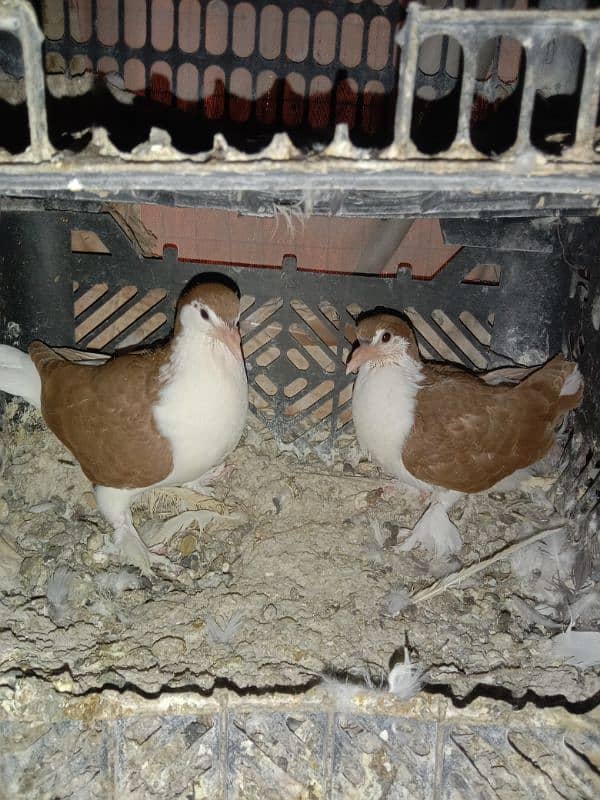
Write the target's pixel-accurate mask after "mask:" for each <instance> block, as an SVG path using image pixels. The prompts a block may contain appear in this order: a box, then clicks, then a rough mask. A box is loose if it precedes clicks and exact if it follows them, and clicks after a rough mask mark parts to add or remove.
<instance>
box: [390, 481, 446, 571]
mask: <svg viewBox="0 0 600 800" xmlns="http://www.w3.org/2000/svg"><path fill="white" fill-rule="evenodd" d="M460 496H461V493H460V492H440V493H438V494H436V495H434V497H433V500H432V502H431V504H430V506H429V507H428V508H427V509H426V511H425V513H424V514H423V516H422V517H421V518H420V519H419V521H418V522H417V524H416V525H415V527H414V528H413V529H412V531H411V530H410V529H408V528H402V529H401V530H400V531H399V533H398V536H402V535H403V534H409V535H408V538H407V539H405V540H404V541H403V542H402V544H400V545H398V549H399V550H401V551H406V550H413V549H414V548H415V547H423V548H424V549H425V550H427V551H428V552H429V553H431V554H432V555H433V556H435V557H436V558H446V557H448V556H450V555H452V554H453V553H457V552H458V551H459V550H460V548H461V547H462V537H461V535H460V533H459V532H458V528H457V527H456V525H454V523H452V522H451V521H450V519H449V518H448V511H449V510H450V509H451V508H452V506H453V505H454V503H456V501H457V500H458V499H459V497H460Z"/></svg>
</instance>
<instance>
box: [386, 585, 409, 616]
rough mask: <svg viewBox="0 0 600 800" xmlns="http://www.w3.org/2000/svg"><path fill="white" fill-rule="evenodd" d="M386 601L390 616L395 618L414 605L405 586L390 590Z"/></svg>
mask: <svg viewBox="0 0 600 800" xmlns="http://www.w3.org/2000/svg"><path fill="white" fill-rule="evenodd" d="M386 599H387V605H386V608H387V611H388V614H391V615H392V616H393V617H395V616H396V614H399V613H400V612H401V611H404V609H405V608H408V606H409V605H410V604H411V603H412V599H411V596H410V594H409V593H408V590H407V589H405V588H404V586H396V587H395V588H394V589H390V591H389V592H388V594H387V595H386Z"/></svg>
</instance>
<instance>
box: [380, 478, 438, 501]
mask: <svg viewBox="0 0 600 800" xmlns="http://www.w3.org/2000/svg"><path fill="white" fill-rule="evenodd" d="M400 491H402V492H406V491H409V492H415V493H416V494H418V495H419V503H422V504H425V503H426V502H427V501H428V500H429V498H430V497H431V492H430V491H427V490H426V489H415V488H414V487H413V486H411V485H410V484H407V483H404V482H403V481H401V480H396V481H391V482H390V483H386V484H384V485H383V486H382V487H381V488H380V489H379V493H380V495H381V499H382V500H390V499H391V498H392V497H394V495H396V494H397V493H398V492H400Z"/></svg>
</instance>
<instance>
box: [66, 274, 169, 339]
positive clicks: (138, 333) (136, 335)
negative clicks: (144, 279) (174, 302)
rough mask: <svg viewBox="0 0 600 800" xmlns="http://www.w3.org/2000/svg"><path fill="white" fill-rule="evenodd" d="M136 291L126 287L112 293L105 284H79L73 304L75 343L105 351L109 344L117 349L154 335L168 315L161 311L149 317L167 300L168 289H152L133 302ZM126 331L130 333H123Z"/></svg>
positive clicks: (132, 287) (133, 288)
mask: <svg viewBox="0 0 600 800" xmlns="http://www.w3.org/2000/svg"><path fill="white" fill-rule="evenodd" d="M137 294H138V289H137V287H135V286H124V287H122V288H121V289H118V290H117V291H116V292H114V293H111V292H110V290H109V287H108V286H107V285H106V284H104V283H99V284H95V285H93V286H91V287H90V288H89V289H82V288H81V287H80V286H79V285H78V284H76V285H75V286H74V295H75V300H74V307H73V316H74V318H75V322H76V325H75V342H76V343H77V344H78V345H79V346H84V347H86V348H89V349H92V350H102V349H104V348H106V347H108V346H109V345H110V346H114V347H117V348H119V347H121V348H122V347H129V346H132V345H137V344H140V343H141V342H143V341H145V340H146V339H148V338H149V337H150V336H152V335H153V334H155V333H156V332H157V331H158V330H159V329H160V328H161V327H162V326H163V325H164V324H165V322H166V321H167V318H166V316H165V314H163V313H162V312H158V313H155V314H152V315H150V316H149V312H150V311H151V310H152V309H154V308H155V307H156V306H157V305H158V304H159V303H160V302H161V301H163V300H164V299H165V297H166V296H167V292H166V291H165V290H164V289H152V290H150V291H148V292H146V293H145V294H144V295H143V296H142V297H141V298H139V299H138V300H136V302H134V303H132V304H130V301H131V300H132V299H133V298H134V297H136V295H137ZM107 295H108V299H106V298H107ZM136 323H140V324H139V325H136ZM134 325H136V327H135V328H134V327H133V326H134ZM126 332H127V335H126V336H123V335H124V334H125V333H126ZM121 337H123V338H121Z"/></svg>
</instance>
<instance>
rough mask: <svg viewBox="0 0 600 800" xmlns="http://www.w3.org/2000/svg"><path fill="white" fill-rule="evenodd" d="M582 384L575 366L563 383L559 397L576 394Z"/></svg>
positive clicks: (579, 373) (577, 368)
mask: <svg viewBox="0 0 600 800" xmlns="http://www.w3.org/2000/svg"><path fill="white" fill-rule="evenodd" d="M582 383H583V378H582V377H581V372H579V367H578V366H577V365H575V367H574V368H573V371H572V372H571V374H570V375H568V376H567V378H566V379H565V382H564V383H563V387H562V389H561V390H560V396H561V397H562V396H563V395H571V394H577V392H578V391H579V390H580V389H581V384H582Z"/></svg>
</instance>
